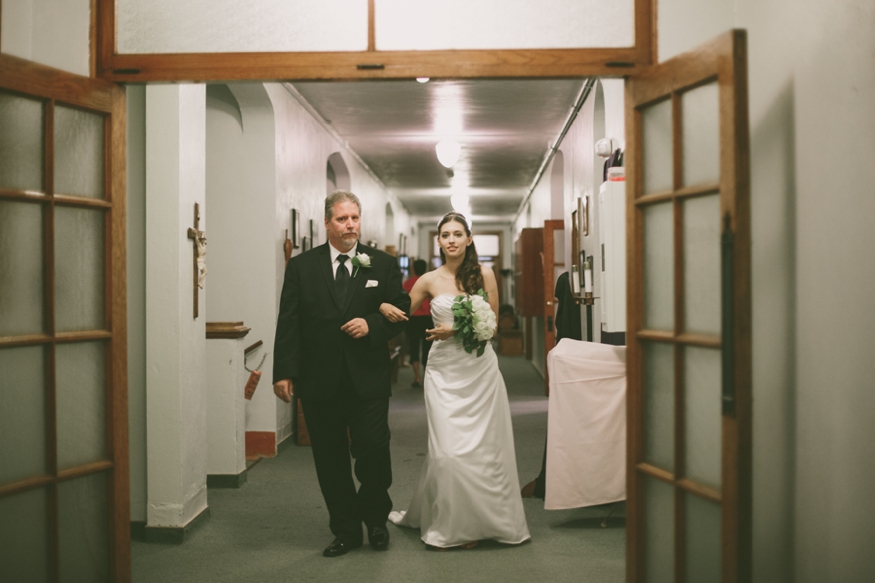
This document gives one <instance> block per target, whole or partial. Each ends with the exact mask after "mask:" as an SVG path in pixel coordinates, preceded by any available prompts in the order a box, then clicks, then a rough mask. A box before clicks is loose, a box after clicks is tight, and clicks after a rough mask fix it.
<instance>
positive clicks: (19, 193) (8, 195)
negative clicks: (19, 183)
mask: <svg viewBox="0 0 875 583" xmlns="http://www.w3.org/2000/svg"><path fill="white" fill-rule="evenodd" d="M0 199H6V200H21V201H26V202H42V203H47V202H49V201H51V200H52V199H51V197H49V196H47V195H46V193H44V192H37V191H35V190H13V189H11V188H0Z"/></svg>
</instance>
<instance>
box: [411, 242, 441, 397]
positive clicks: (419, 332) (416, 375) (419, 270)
mask: <svg viewBox="0 0 875 583" xmlns="http://www.w3.org/2000/svg"><path fill="white" fill-rule="evenodd" d="M427 269H428V264H427V263H426V262H425V259H417V260H416V261H414V262H413V273H414V275H413V277H411V278H408V280H407V281H405V282H404V290H405V291H406V292H407V293H408V294H409V293H410V290H412V289H413V286H414V285H415V284H416V281H417V280H418V279H419V278H420V277H422V275H423V274H425V272H426V270H427ZM431 328H434V322H433V321H432V319H431V306H430V304H429V301H428V298H425V300H424V301H423V302H422V305H421V306H420V307H419V309H418V310H416V312H415V313H413V314H411V316H410V321H409V322H408V324H407V341H408V343H409V344H408V350H409V352H410V365H411V366H412V367H413V384H412V385H410V386H412V387H414V388H416V389H418V388H420V387H422V374H424V373H425V365H427V364H428V351H429V350H431V340H426V338H425V331H426V330H429V329H431ZM420 350H422V357H421V358H422V360H421V362H422V370H421V372H422V374H421V372H420V368H419V363H420Z"/></svg>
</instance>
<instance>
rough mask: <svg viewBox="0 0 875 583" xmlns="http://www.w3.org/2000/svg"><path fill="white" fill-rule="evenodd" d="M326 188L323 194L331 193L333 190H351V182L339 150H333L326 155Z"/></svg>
mask: <svg viewBox="0 0 875 583" xmlns="http://www.w3.org/2000/svg"><path fill="white" fill-rule="evenodd" d="M325 175H326V176H325V178H326V189H327V192H326V193H325V194H331V193H332V192H334V191H335V190H351V189H352V183H351V181H350V178H349V169H348V168H347V167H346V162H344V160H343V156H341V155H340V152H334V153H333V154H331V155H330V156H328V162H327V164H326V168H325Z"/></svg>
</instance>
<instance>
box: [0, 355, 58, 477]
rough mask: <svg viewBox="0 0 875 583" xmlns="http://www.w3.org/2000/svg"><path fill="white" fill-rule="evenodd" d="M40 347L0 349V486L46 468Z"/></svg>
mask: <svg viewBox="0 0 875 583" xmlns="http://www.w3.org/2000/svg"><path fill="white" fill-rule="evenodd" d="M45 360H46V359H45V349H44V348H43V347H42V346H24V347H20V348H4V349H0V371H3V373H2V378H3V394H2V397H0V460H3V462H2V463H0V486H2V485H4V484H10V483H12V482H16V481H18V480H24V479H27V478H33V477H36V476H42V475H45V474H47V473H48V468H46V377H45V374H46V373H45V371H46V362H45Z"/></svg>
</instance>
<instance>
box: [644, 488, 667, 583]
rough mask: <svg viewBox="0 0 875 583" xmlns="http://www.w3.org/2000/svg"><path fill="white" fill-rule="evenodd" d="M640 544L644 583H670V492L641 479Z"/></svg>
mask: <svg viewBox="0 0 875 583" xmlns="http://www.w3.org/2000/svg"><path fill="white" fill-rule="evenodd" d="M644 484H645V486H644V495H645V497H646V500H645V503H644V544H645V553H644V555H645V557H644V561H645V573H646V579H645V580H646V581H647V583H673V581H674V488H672V487H671V486H670V485H668V484H666V483H665V482H661V481H659V480H657V479H655V478H650V477H648V478H645V481H644Z"/></svg>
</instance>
